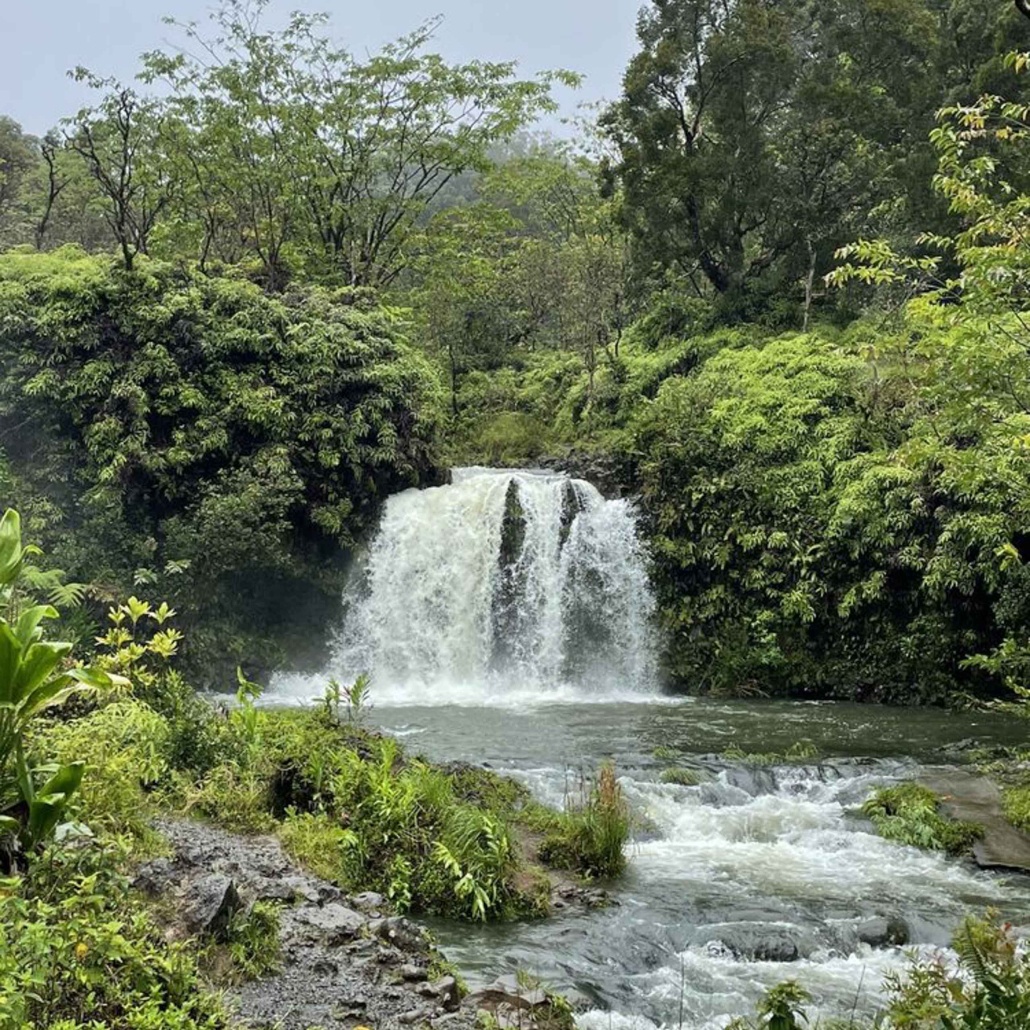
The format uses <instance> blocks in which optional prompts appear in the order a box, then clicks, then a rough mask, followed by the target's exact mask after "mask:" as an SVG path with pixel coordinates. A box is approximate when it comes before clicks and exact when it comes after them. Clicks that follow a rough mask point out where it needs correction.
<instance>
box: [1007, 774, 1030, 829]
mask: <svg viewBox="0 0 1030 1030" xmlns="http://www.w3.org/2000/svg"><path fill="white" fill-rule="evenodd" d="M1002 807H1003V808H1004V811H1005V818H1006V819H1008V821H1009V822H1010V823H1012V825H1013V826H1015V827H1016V829H1019V830H1022V831H1023V832H1024V833H1030V785H1025V786H1020V787H1006V788H1005V789H1004V790H1003V791H1002Z"/></svg>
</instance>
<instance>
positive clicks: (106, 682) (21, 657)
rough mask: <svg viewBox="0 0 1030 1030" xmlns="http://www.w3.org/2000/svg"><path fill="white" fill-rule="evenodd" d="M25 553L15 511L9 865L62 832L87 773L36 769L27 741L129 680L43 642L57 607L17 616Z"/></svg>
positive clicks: (3, 672) (0, 829) (8, 544)
mask: <svg viewBox="0 0 1030 1030" xmlns="http://www.w3.org/2000/svg"><path fill="white" fill-rule="evenodd" d="M25 554H26V548H23V546H22V540H21V521H20V519H19V516H18V513H17V512H15V511H14V510H13V509H8V510H7V511H6V512H5V513H4V515H3V518H0V606H2V607H3V614H2V615H0V840H2V841H3V846H4V851H5V852H6V856H7V864H8V865H10V864H11V863H12V862H13V861H14V859H15V857H16V854H17V852H22V853H24V852H29V851H32V850H35V849H37V848H39V847H40V846H41V845H42V844H44V843H45V842H46V841H47V840H48V839H49V838H50V837H51V836H52V835H53V834H54V832H55V831H56V830H57V828H58V826H59V824H60V823H61V821H62V819H63V818H64V815H65V812H66V809H67V807H68V802H69V800H70V798H71V797H72V795H73V794H74V793H75V791H76V790H78V788H79V784H80V783H81V782H82V775H83V771H84V768H85V766H84V763H83V762H81V761H70V762H67V763H65V764H63V765H59V766H57V767H53V766H51V765H49V764H43V765H41V766H39V767H36V768H32V767H31V766H30V764H29V761H28V758H27V740H26V738H27V736H28V734H29V731H30V729H31V727H32V725H33V724H34V723H35V722H36V721H37V720H38V719H39V717H40V716H41V714H42V713H43V712H44V711H45V710H46V709H49V708H53V707H56V706H58V705H60V704H62V703H63V702H65V701H66V700H68V698H70V697H72V696H73V695H75V694H82V693H85V692H89V691H101V690H110V689H112V688H113V687H115V686H116V685H117V684H120V683H123V682H124V681H122V680H121V679H120V678H117V677H113V676H111V675H109V674H108V673H106V672H104V671H102V670H101V669H96V668H90V667H69V663H68V662H67V659H68V657H69V655H70V652H71V649H72V645H71V644H68V643H61V642H56V641H48V640H46V639H44V636H43V628H42V625H41V624H42V622H43V620H44V619H53V618H57V610H56V609H55V608H53V607H51V606H50V605H33V606H31V607H27V608H25V609H24V610H22V611H18V610H17V606H18V602H17V597H16V594H15V585H16V583H17V581H18V577H19V574H20V573H21V569H22V563H23V561H24V558H25ZM43 777H45V778H43ZM41 779H42V783H40V780H41Z"/></svg>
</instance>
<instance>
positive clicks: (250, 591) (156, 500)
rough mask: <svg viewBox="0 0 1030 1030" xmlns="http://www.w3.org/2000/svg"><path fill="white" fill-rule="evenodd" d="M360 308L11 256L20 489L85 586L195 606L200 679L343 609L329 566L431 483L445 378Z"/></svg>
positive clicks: (15, 482)
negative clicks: (408, 494) (391, 500)
mask: <svg viewBox="0 0 1030 1030" xmlns="http://www.w3.org/2000/svg"><path fill="white" fill-rule="evenodd" d="M352 299H353V298H351V297H349V296H348V295H345V294H343V293H340V292H335V291H332V290H326V289H322V288H319V287H312V288H308V289H304V288H295V289H292V290H290V291H289V292H288V293H286V294H283V295H280V296H276V297H270V296H267V295H265V294H263V293H262V292H261V290H260V289H259V288H257V287H256V286H253V285H251V284H249V283H246V282H243V281H240V280H239V279H231V278H218V277H210V276H204V275H201V274H199V273H191V272H187V271H184V270H183V269H182V268H179V267H173V266H172V265H165V264H161V263H158V262H153V261H147V262H141V264H140V265H139V267H138V269H137V271H136V272H134V273H126V272H124V271H121V270H117V269H112V268H111V266H110V262H109V261H107V260H106V259H104V258H101V257H97V258H87V257H84V256H82V255H74V254H63V255H59V254H46V255H39V256H38V258H33V257H32V256H31V255H0V324H2V326H3V332H2V333H0V432H2V433H3V438H4V450H5V456H6V464H7V466H8V467H9V473H10V480H11V484H12V487H13V489H14V491H15V496H16V497H17V498H18V499H19V503H22V502H23V503H22V506H23V507H24V508H25V511H26V514H27V517H29V516H31V518H32V520H34V523H33V524H34V526H35V528H36V529H38V530H39V531H41V532H42V533H43V537H42V539H43V542H44V544H45V546H46V547H47V550H48V551H49V552H51V553H53V554H54V555H55V556H56V557H57V559H58V561H59V563H60V564H61V565H63V566H64V567H65V568H67V569H69V570H70V571H71V572H72V573H73V574H75V575H82V576H88V577H89V578H91V579H92V580H94V581H99V582H104V583H113V584H117V585H118V587H119V588H120V589H121V590H128V589H130V588H131V586H132V585H133V583H134V582H135V581H140V580H142V581H149V582H153V581H157V582H158V583H159V584H160V589H161V590H162V593H165V594H166V595H167V596H169V597H170V598H171V599H172V600H174V601H175V602H176V603H177V604H178V605H179V606H180V607H182V608H183V609H184V610H186V611H189V612H190V617H191V620H193V626H192V627H191V633H190V649H189V652H188V654H187V655H186V657H187V659H188V660H189V663H190V664H189V669H190V671H191V672H192V673H193V674H194V679H195V680H196V682H198V683H200V684H201V685H204V686H207V685H209V684H213V685H217V680H218V678H220V676H221V675H222V674H223V673H224V672H228V671H231V669H232V667H233V666H234V665H236V664H237V663H238V661H239V660H240V659H241V658H242V657H243V656H246V657H247V658H248V659H249V660H251V661H254V662H256V663H266V664H267V663H269V662H271V661H274V660H276V659H277V658H278V657H279V650H278V647H277V646H275V644H273V643H271V642H272V641H273V640H275V639H276V638H277V636H279V635H281V633H282V632H283V627H284V626H285V627H286V628H287V632H289V633H290V634H296V635H300V634H303V633H304V632H305V630H306V627H308V626H309V624H310V623H311V621H312V616H313V615H315V614H317V613H318V612H319V611H321V612H324V613H332V611H333V610H334V609H333V603H334V601H335V599H336V597H337V596H338V587H339V584H340V578H341V577H342V571H341V570H340V569H339V568H338V567H337V566H338V565H339V564H341V563H338V562H333V561H331V560H327V559H329V558H332V557H333V556H334V555H336V556H339V555H340V552H341V549H343V548H347V547H349V546H351V545H352V543H353V541H354V540H355V538H356V536H357V534H358V533H359V532H360V531H361V530H362V529H363V528H364V527H365V526H367V524H368V522H369V520H370V519H371V517H373V516H374V514H375V512H376V510H377V507H378V504H379V502H380V500H381V498H382V497H384V496H386V495H387V494H389V493H391V492H393V491H395V490H397V489H403V488H405V487H408V486H412V485H415V484H417V483H419V482H420V481H423V480H424V479H427V478H429V477H430V476H431V475H432V474H433V472H434V465H435V459H434V448H435V441H434V437H435V420H436V411H437V406H438V396H437V391H438V383H437V381H436V378H435V376H434V374H433V372H432V370H431V369H430V368H429V366H428V365H427V364H426V363H425V361H424V360H423V359H422V358H421V357H420V356H419V355H418V354H417V353H415V352H414V351H413V350H412V349H410V348H409V347H408V345H407V344H406V342H405V341H404V340H403V339H401V337H400V335H399V331H398V325H399V323H398V321H397V320H396V318H395V316H394V315H393V314H392V312H391V311H389V310H388V309H385V308H381V307H376V306H375V305H374V304H373V305H357V304H354V303H351V300H352ZM26 427H28V428H26ZM55 483H58V484H60V489H59V490H55V489H54V484H55ZM44 499H45V500H44ZM309 632H310V631H309Z"/></svg>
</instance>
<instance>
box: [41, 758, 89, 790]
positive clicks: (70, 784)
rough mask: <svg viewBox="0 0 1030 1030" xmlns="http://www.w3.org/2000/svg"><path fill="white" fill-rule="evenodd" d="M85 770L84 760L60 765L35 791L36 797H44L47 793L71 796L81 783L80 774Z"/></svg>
mask: <svg viewBox="0 0 1030 1030" xmlns="http://www.w3.org/2000/svg"><path fill="white" fill-rule="evenodd" d="M85 771H86V763H85V762H70V763H69V764H68V765H62V766H61V768H60V769H58V770H57V772H55V773H54V775H53V776H51V777H50V779H49V780H47V781H46V783H44V784H43V786H42V787H40V789H39V790H38V791H37V792H36V797H37V798H41V797H46V796H47V795H49V794H65V795H67V796H69V797H70V796H71V795H72V794H74V793H75V791H77V790H78V789H79V785H80V784H81V783H82V776H83V774H84V773H85Z"/></svg>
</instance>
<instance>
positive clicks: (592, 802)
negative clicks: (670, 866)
mask: <svg viewBox="0 0 1030 1030" xmlns="http://www.w3.org/2000/svg"><path fill="white" fill-rule="evenodd" d="M629 830H630V818H629V808H628V806H627V805H626V801H625V799H624V798H623V796H622V788H621V787H620V786H619V781H618V779H616V776H615V767H614V766H612V765H611V764H606V765H603V766H601V769H600V771H599V773H598V775H597V782H596V783H595V784H594V786H593V787H592V789H591V790H590V793H589V796H588V798H587V799H586V800H585V801H584V802H581V803H580V804H578V805H571V806H569V807H568V809H567V810H566V812H565V814H564V815H563V816H562V817H561V818H560V819H559V820H557V822H556V824H554V825H553V827H552V828H551V829H550V830H549V832H548V833H547V834H546V836H545V837H544V840H543V842H542V843H541V845H540V857H541V859H542V860H543V861H544V862H546V863H547V864H548V865H553V866H558V867H564V868H569V869H575V870H578V871H579V872H581V873H583V874H584V875H585V876H590V877H611V876H617V875H618V874H619V873H621V872H622V871H623V870H624V869H625V868H626V854H625V846H626V841H627V839H628V838H629Z"/></svg>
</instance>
